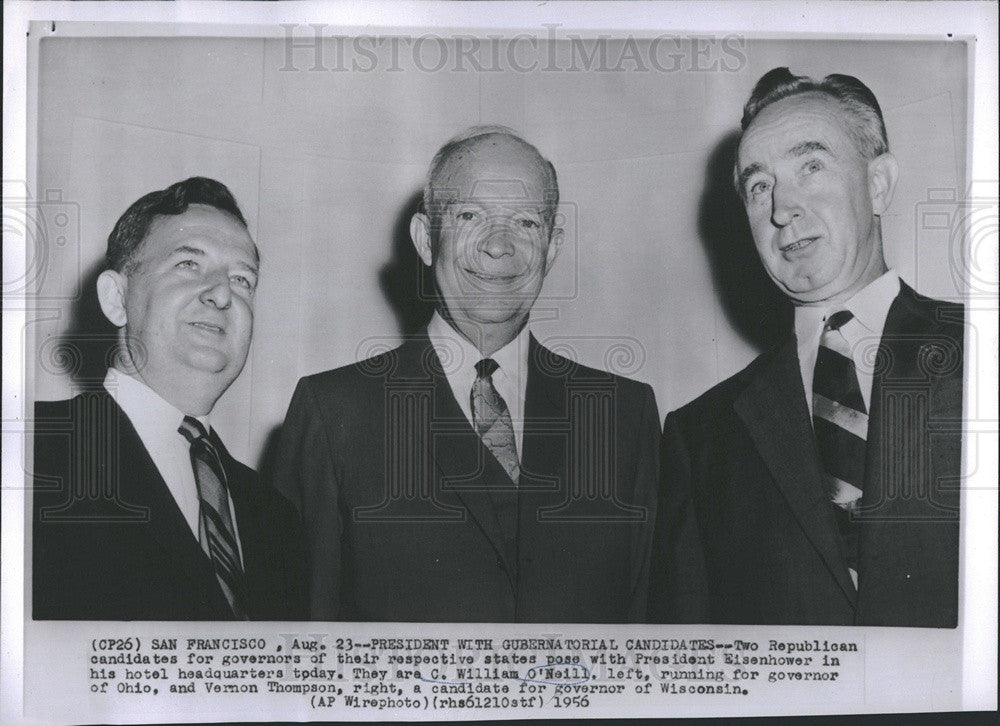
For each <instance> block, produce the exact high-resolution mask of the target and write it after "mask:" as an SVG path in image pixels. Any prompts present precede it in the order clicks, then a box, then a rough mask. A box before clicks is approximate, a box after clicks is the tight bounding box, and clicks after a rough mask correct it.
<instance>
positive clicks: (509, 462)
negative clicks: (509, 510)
mask: <svg viewBox="0 0 1000 726" xmlns="http://www.w3.org/2000/svg"><path fill="white" fill-rule="evenodd" d="M499 367H500V366H499V365H498V364H497V362H496V361H495V360H493V359H492V358H483V359H482V360H481V361H479V362H478V363H476V374H477V375H476V380H475V381H474V382H473V384H472V392H471V393H470V398H471V401H472V420H473V424H474V426H475V429H476V433H477V434H479V437H480V438H481V439H482V440H483V443H484V444H486V448H488V449H489V450H490V451H491V452H492V453H493V456H495V457H496V459H497V461H499V462H500V465H501V466H503V468H504V470H505V471H506V472H507V475H508V476H510V478H511V481H513V482H514V483H515V484H517V480H518V478H519V477H520V476H521V467H520V464H519V463H518V459H517V441H516V440H515V438H514V424H513V423H512V422H511V419H510V411H509V410H508V409H507V402H506V401H504V400H503V396H501V395H500V393H499V392H498V391H497V389H496V387H495V386H494V385H493V374H494V373H495V372H496V371H497V369H498V368H499Z"/></svg>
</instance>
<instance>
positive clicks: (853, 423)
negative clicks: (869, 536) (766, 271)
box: [813, 310, 868, 587]
mask: <svg viewBox="0 0 1000 726" xmlns="http://www.w3.org/2000/svg"><path fill="white" fill-rule="evenodd" d="M853 317H854V316H853V315H852V314H851V312H850V311H849V310H841V311H839V312H836V313H834V314H833V315H831V316H830V317H828V318H827V321H826V325H825V327H824V328H823V335H822V337H821V338H820V341H819V351H818V353H817V356H816V371H815V374H814V375H813V429H814V430H815V432H816V443H817V444H818V446H819V455H820V460H821V461H822V464H823V473H824V478H825V480H826V485H827V493H828V494H829V496H830V501H831V502H832V503H833V504H834V505H835V506H834V512H835V514H836V519H837V524H838V526H839V527H840V533H841V535H842V536H843V538H844V542H845V544H846V546H847V566H848V568H849V569H850V572H851V577H852V579H853V580H854V585H855V587H856V586H857V584H858V527H859V524H858V521H857V517H856V510H857V507H858V505H859V504H860V503H861V494H862V488H863V486H864V479H865V449H866V442H867V438H868V409H867V408H866V407H865V400H864V397H863V396H862V395H861V386H860V385H858V374H857V371H856V370H855V368H854V360H853V359H852V358H851V349H850V345H849V344H848V342H847V340H846V339H845V338H844V334H843V333H842V332H841V330H840V329H841V327H843V326H844V325H845V324H846V323H847V322H848V321H849V320H851V319H852V318H853Z"/></svg>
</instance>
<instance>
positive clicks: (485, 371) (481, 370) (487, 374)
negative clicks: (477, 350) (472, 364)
mask: <svg viewBox="0 0 1000 726" xmlns="http://www.w3.org/2000/svg"><path fill="white" fill-rule="evenodd" d="M499 368H500V364H499V363H497V362H496V361H495V360H493V359H492V358H483V359H482V360H481V361H479V362H478V363H476V375H477V376H478V377H479V378H492V376H493V374H494V373H496V372H497V369H499Z"/></svg>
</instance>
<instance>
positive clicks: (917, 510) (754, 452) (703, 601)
mask: <svg viewBox="0 0 1000 726" xmlns="http://www.w3.org/2000/svg"><path fill="white" fill-rule="evenodd" d="M963 332H964V329H963V309H962V307H961V306H960V305H955V304H951V303H945V302H939V301H936V300H931V299H928V298H925V297H921V296H919V295H917V294H916V293H915V292H914V291H913V290H912V289H910V288H909V287H908V286H906V285H905V284H904V285H902V288H901V291H900V293H899V295H898V297H897V298H896V299H895V301H893V304H892V306H891V308H890V310H889V315H888V317H887V319H886V324H885V329H884V331H883V335H882V339H881V341H878V346H877V348H876V347H875V346H874V345H873V346H872V350H871V353H872V354H873V356H874V355H877V358H873V360H876V364H875V376H874V380H873V386H872V397H871V411H870V416H869V428H868V438H867V440H868V447H867V461H866V472H865V482H864V496H863V498H862V520H861V530H860V532H861V534H860V565H859V569H860V589H859V590H857V591H856V590H855V588H854V587H853V585H852V583H851V580H850V575H849V573H848V571H847V566H846V562H845V557H844V554H843V551H842V548H843V545H842V540H841V538H840V536H839V534H838V532H837V529H836V525H835V522H834V517H833V510H832V506H831V505H830V503H829V500H828V499H827V497H826V495H825V494H824V491H823V485H822V482H821V474H820V465H819V463H818V452H817V449H816V443H815V437H814V435H813V432H812V427H811V422H810V417H809V412H808V408H807V406H806V399H805V392H804V390H803V386H802V378H801V374H800V371H799V362H798V356H797V351H796V343H795V339H794V336H793V338H792V339H791V340H789V341H787V342H786V343H785V344H784V345H783V346H781V347H780V348H778V349H776V350H773V351H771V352H769V353H766V354H764V355H762V356H760V357H759V358H758V359H757V360H755V361H754V362H753V363H751V364H750V366H749V367H747V368H746V369H745V370H743V371H742V372H740V373H738V374H736V375H735V376H733V377H732V378H730V379H728V380H726V381H724V382H722V383H720V384H719V385H718V386H716V387H715V388H713V389H711V390H710V391H708V392H707V393H706V394H704V395H703V396H701V397H700V398H698V399H697V400H695V401H694V402H692V403H690V404H688V405H687V406H684V407H683V408H681V409H680V410H678V411H675V412H673V413H671V414H670V415H669V416H668V417H667V420H666V425H665V432H664V444H663V456H664V477H663V490H662V492H661V505H660V506H661V519H660V521H659V522H658V523H657V533H656V542H655V544H654V554H653V565H652V569H651V572H652V573H653V574H652V583H651V586H650V618H651V619H652V620H653V621H655V622H708V623H774V624H798V623H803V624H806V623H809V624H813V623H814V624H831V625H833V624H836V625H851V624H855V625H895V626H927V627H954V626H955V625H956V622H957V613H958V598H957V591H958V532H959V530H958V503H959V475H960V471H959V470H960V465H961V435H960V427H961V420H962V340H963ZM873 342H875V341H873Z"/></svg>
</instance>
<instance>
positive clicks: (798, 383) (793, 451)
mask: <svg viewBox="0 0 1000 726" xmlns="http://www.w3.org/2000/svg"><path fill="white" fill-rule="evenodd" d="M734 407H735V409H736V412H737V414H738V415H739V416H740V418H742V419H743V422H744V423H745V424H746V426H747V428H748V430H749V431H750V435H751V437H752V438H753V441H754V443H755V444H756V447H757V451H758V453H759V454H760V455H761V457H762V458H763V459H764V462H765V463H766V464H767V467H768V469H769V470H770V471H771V475H772V476H773V477H774V481H775V483H776V484H777V486H778V488H779V489H780V490H781V493H782V495H783V496H784V498H785V500H786V501H787V502H788V506H789V507H790V508H791V510H792V513H793V514H794V515H795V518H796V519H797V520H798V522H799V524H800V525H801V527H802V529H803V531H804V532H805V534H806V536H807V537H808V538H809V541H810V542H811V543H812V544H813V546H814V547H815V548H816V551H817V552H818V553H819V555H820V557H821V558H822V559H823V562H824V563H825V564H826V566H827V568H828V569H829V571H830V573H831V575H832V576H833V577H834V579H836V581H837V583H838V584H839V585H840V588H841V590H843V592H844V596H845V597H846V598H847V599H848V600H849V601H850V602H851V604H852V605H853V604H854V603H855V601H856V598H857V595H856V591H855V589H854V584H853V583H852V582H851V579H850V574H849V573H848V571H847V565H846V564H845V560H844V556H843V554H842V552H841V546H840V542H839V539H838V535H837V529H836V523H835V521H834V518H833V512H832V511H831V509H830V505H829V500H828V499H827V498H826V494H825V493H824V490H823V483H822V475H821V472H820V468H819V456H818V454H817V452H816V444H815V438H814V436H813V431H812V425H811V423H810V421H809V409H808V408H807V406H806V401H805V392H804V390H803V388H802V374H801V371H800V370H799V361H798V355H797V353H796V349H795V338H794V337H793V338H791V339H790V340H789V341H787V342H786V343H785V344H784V345H783V346H782V347H781V348H780V349H779V350H778V351H776V353H775V355H773V356H772V357H771V358H770V360H768V361H766V362H765V363H764V365H763V368H762V370H761V371H760V372H759V374H758V375H757V377H756V378H755V379H754V380H753V381H752V382H751V384H750V385H749V386H748V387H747V389H746V390H745V391H744V392H743V393H742V394H741V395H740V397H739V398H737V400H736V402H735V404H734Z"/></svg>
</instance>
